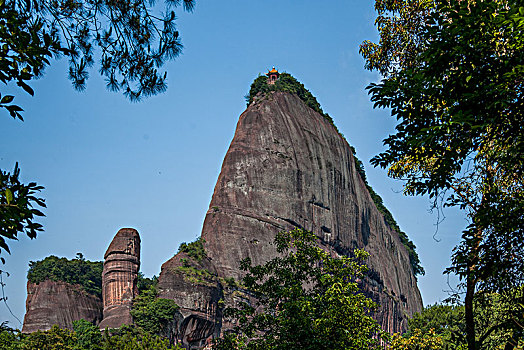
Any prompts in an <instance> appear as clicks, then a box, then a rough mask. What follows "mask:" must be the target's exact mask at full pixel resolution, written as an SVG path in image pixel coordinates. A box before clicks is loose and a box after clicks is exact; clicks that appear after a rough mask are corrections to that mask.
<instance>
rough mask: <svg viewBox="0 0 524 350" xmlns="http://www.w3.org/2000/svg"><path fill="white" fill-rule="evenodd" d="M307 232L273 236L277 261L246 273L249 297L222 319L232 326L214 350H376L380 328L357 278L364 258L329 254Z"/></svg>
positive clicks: (363, 269)
mask: <svg viewBox="0 0 524 350" xmlns="http://www.w3.org/2000/svg"><path fill="white" fill-rule="evenodd" d="M317 242H318V238H317V237H316V236H315V235H314V234H312V233H311V232H308V231H304V230H301V229H295V230H293V231H290V232H281V233H279V234H277V236H276V238H275V243H274V244H275V245H276V247H277V251H278V252H279V253H280V254H281V255H280V256H279V257H277V258H274V259H272V260H270V261H268V262H267V263H266V264H264V265H259V266H253V265H252V264H251V261H250V259H249V258H248V259H245V260H243V261H242V263H241V268H242V270H244V271H246V275H245V277H244V278H243V283H242V284H243V286H244V287H245V288H246V290H248V291H249V293H250V295H251V298H249V299H246V300H245V301H243V302H240V305H239V306H238V307H237V308H227V309H226V310H225V315H226V316H227V317H230V318H232V319H235V320H236V322H237V325H238V326H237V327H236V328H235V329H234V330H233V331H232V332H231V333H229V334H228V335H226V336H225V337H224V338H222V339H220V340H219V341H218V342H217V343H216V344H215V349H231V348H236V349H289V350H291V349H297V350H298V349H301V350H304V349H306V350H307V349H311V350H313V349H316V350H320V349H375V348H376V349H378V348H379V345H378V344H379V340H378V339H379V338H380V336H381V334H382V333H381V330H380V327H379V325H378V324H377V322H376V321H375V320H373V319H372V318H371V316H370V315H369V313H370V311H371V310H374V309H375V308H376V304H375V303H373V302H372V301H371V300H370V299H369V298H367V297H365V296H364V295H363V294H362V293H360V291H359V288H358V285H357V279H358V278H361V277H362V276H363V274H364V273H365V272H366V271H367V268H366V266H365V265H364V264H363V261H364V260H365V259H366V258H367V257H368V254H367V253H366V252H364V251H361V250H355V252H354V254H355V257H354V258H348V257H345V256H340V257H339V256H337V257H334V256H332V253H330V252H327V251H325V250H323V249H322V248H321V247H320V246H318V244H317Z"/></svg>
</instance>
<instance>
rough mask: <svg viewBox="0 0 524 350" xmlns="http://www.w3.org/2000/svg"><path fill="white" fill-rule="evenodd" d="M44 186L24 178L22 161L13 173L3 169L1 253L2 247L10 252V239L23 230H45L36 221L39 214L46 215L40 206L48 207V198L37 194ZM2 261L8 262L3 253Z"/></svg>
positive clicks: (31, 233)
mask: <svg viewBox="0 0 524 350" xmlns="http://www.w3.org/2000/svg"><path fill="white" fill-rule="evenodd" d="M42 189H43V187H42V186H38V185H37V184H36V183H34V182H30V183H28V184H23V183H21V182H20V169H19V168H18V163H16V165H15V169H14V171H13V173H9V172H5V171H2V170H0V253H2V249H3V250H5V251H6V252H7V253H10V251H9V246H8V245H7V242H6V239H13V240H17V239H18V238H17V236H18V234H19V233H21V232H25V233H26V234H27V236H28V237H29V238H35V237H36V234H37V232H39V231H43V228H42V225H41V224H39V223H36V222H34V220H35V218H36V217H38V216H44V214H43V213H42V212H41V211H40V210H38V209H37V208H36V207H44V208H45V200H44V199H42V198H40V197H37V193H38V192H40V191H41V190H42ZM0 261H2V263H5V260H4V258H3V257H0Z"/></svg>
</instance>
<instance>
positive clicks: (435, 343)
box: [388, 329, 459, 350]
mask: <svg viewBox="0 0 524 350" xmlns="http://www.w3.org/2000/svg"><path fill="white" fill-rule="evenodd" d="M388 349H390V350H443V349H444V345H443V343H442V338H441V337H439V336H438V335H436V334H435V331H434V330H433V329H430V330H429V331H428V332H427V333H422V331H421V330H420V329H416V330H415V331H414V332H413V333H412V334H411V335H409V336H407V337H402V336H401V335H400V334H398V333H395V334H393V339H392V340H391V343H390V344H389V347H388ZM455 350H459V348H455Z"/></svg>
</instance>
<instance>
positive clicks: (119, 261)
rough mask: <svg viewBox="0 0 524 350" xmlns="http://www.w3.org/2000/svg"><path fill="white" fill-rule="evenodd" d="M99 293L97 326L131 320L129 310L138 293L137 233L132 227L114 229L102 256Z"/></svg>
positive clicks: (115, 326) (131, 321)
mask: <svg viewBox="0 0 524 350" xmlns="http://www.w3.org/2000/svg"><path fill="white" fill-rule="evenodd" d="M104 259H105V261H104V271H103V273H102V296H103V300H104V319H103V320H102V322H100V324H99V327H100V329H105V328H118V327H120V326H122V325H123V324H126V325H129V324H132V323H133V318H132V317H131V314H130V310H131V304H132V301H133V298H134V297H135V296H136V295H137V294H138V290H137V279H138V270H139V268H140V236H139V235H138V232H137V231H136V230H135V229H132V228H123V229H120V230H119V231H118V233H117V234H116V236H115V238H113V241H111V244H110V245H109V248H107V251H106V253H105V255H104Z"/></svg>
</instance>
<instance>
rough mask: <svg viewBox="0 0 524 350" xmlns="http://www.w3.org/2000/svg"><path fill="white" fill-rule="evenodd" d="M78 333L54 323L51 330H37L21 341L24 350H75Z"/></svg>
mask: <svg viewBox="0 0 524 350" xmlns="http://www.w3.org/2000/svg"><path fill="white" fill-rule="evenodd" d="M76 340H77V339H76V335H75V333H74V332H73V331H70V330H68V329H61V328H59V327H58V326H57V325H54V326H53V327H52V328H51V329H50V330H48V331H45V332H42V331H36V332H34V333H31V334H29V335H28V336H27V337H24V338H23V340H22V342H21V349H23V350H35V349H38V350H74V349H75V345H76Z"/></svg>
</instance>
